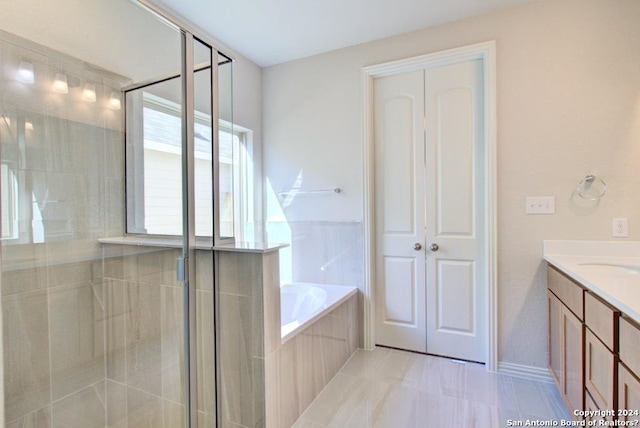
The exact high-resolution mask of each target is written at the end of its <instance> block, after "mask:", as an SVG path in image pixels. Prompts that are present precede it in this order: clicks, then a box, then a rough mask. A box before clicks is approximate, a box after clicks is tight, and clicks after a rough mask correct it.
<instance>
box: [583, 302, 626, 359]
mask: <svg viewBox="0 0 640 428" xmlns="http://www.w3.org/2000/svg"><path fill="white" fill-rule="evenodd" d="M619 316H620V312H619V311H617V310H615V309H614V308H612V307H611V306H609V304H607V303H605V302H603V301H602V300H600V299H599V298H598V297H596V296H595V295H594V294H593V293H591V292H589V291H586V292H585V293H584V321H585V324H586V325H587V328H589V330H591V331H592V332H593V333H594V334H595V335H596V336H598V338H599V339H600V340H601V341H602V343H604V344H605V345H606V346H607V348H609V350H610V351H612V352H613V353H617V352H618V343H617V340H616V337H618V335H617V334H616V333H617V331H616V329H617V328H618V317H619Z"/></svg>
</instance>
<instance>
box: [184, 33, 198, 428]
mask: <svg viewBox="0 0 640 428" xmlns="http://www.w3.org/2000/svg"><path fill="white" fill-rule="evenodd" d="M181 38H182V219H183V220H182V225H183V234H182V239H183V245H182V257H183V259H184V270H185V272H184V274H185V275H184V282H183V327H184V349H183V352H184V385H185V390H184V394H185V427H186V428H192V427H196V426H197V425H198V400H197V392H198V390H197V388H198V384H197V379H198V377H197V368H198V364H197V355H198V354H197V341H196V340H195V339H196V337H197V335H196V333H197V332H196V327H197V323H196V287H195V284H196V279H195V273H196V269H195V263H196V262H195V260H196V259H195V248H196V233H195V224H196V222H195V178H194V175H195V174H194V166H195V149H194V124H195V112H194V110H195V102H194V69H193V35H192V34H191V33H188V32H186V31H184V30H181Z"/></svg>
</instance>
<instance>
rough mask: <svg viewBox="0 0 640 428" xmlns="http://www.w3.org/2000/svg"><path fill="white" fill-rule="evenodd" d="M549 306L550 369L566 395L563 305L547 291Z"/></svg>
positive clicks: (561, 390) (559, 387)
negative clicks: (561, 321) (564, 385)
mask: <svg viewBox="0 0 640 428" xmlns="http://www.w3.org/2000/svg"><path fill="white" fill-rule="evenodd" d="M547 306H548V308H549V368H550V369H551V374H552V375H553V378H554V379H555V381H556V384H557V385H558V389H560V393H561V394H563V395H564V387H563V384H564V371H563V370H562V335H561V332H562V328H561V324H560V318H561V317H562V303H561V302H560V300H559V299H558V298H557V297H556V296H555V295H554V294H553V293H552V292H551V291H547Z"/></svg>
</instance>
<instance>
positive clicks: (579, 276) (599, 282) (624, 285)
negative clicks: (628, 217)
mask: <svg viewBox="0 0 640 428" xmlns="http://www.w3.org/2000/svg"><path fill="white" fill-rule="evenodd" d="M543 256H544V260H546V261H547V262H548V263H549V264H551V265H553V266H555V267H557V268H558V269H560V270H561V271H562V272H563V273H565V274H566V275H567V276H569V277H570V278H572V279H574V280H576V281H577V282H579V283H580V284H582V285H583V286H584V287H585V288H587V289H589V290H591V291H593V292H594V293H595V294H597V295H598V296H600V297H601V298H602V299H604V300H606V301H607V302H609V303H610V304H611V305H613V306H615V307H616V308H618V309H619V310H620V311H621V312H623V313H624V314H625V315H627V316H628V317H630V318H632V319H633V320H634V321H636V322H639V323H640V242H615V241H544V250H543Z"/></svg>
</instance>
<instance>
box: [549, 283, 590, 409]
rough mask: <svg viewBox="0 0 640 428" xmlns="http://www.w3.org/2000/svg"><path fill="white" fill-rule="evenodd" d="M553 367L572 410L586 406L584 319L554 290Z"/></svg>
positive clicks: (551, 299)
mask: <svg viewBox="0 0 640 428" xmlns="http://www.w3.org/2000/svg"><path fill="white" fill-rule="evenodd" d="M547 299H548V305H549V367H550V368H551V373H552V374H553V377H554V378H555V381H556V384H557V385H558V389H559V390H560V393H561V394H562V396H563V398H564V401H565V403H566V404H567V408H568V409H569V411H570V412H573V410H575V409H583V408H584V378H583V367H584V366H583V352H582V343H583V328H582V322H581V321H580V320H579V319H578V318H577V317H576V316H575V315H574V314H573V313H572V312H571V311H570V310H569V309H568V308H567V307H566V306H564V305H563V304H562V302H561V301H560V300H559V299H558V298H557V297H556V296H555V295H554V294H553V293H552V292H550V291H548V292H547Z"/></svg>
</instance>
